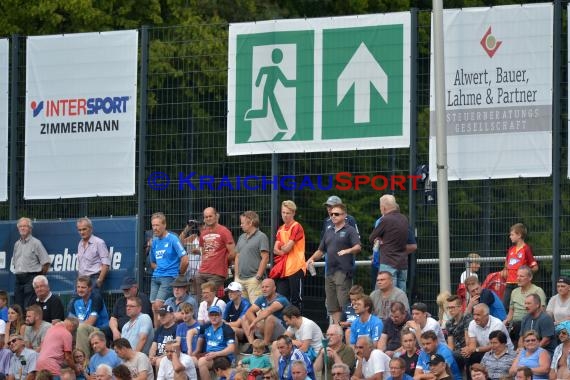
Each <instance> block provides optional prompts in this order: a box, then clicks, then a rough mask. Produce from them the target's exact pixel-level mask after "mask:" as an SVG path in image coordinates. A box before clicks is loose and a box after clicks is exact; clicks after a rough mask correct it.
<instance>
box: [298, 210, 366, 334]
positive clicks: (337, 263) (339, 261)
mask: <svg viewBox="0 0 570 380" xmlns="http://www.w3.org/2000/svg"><path fill="white" fill-rule="evenodd" d="M329 215H330V217H331V220H332V222H333V228H329V229H327V230H326V231H325V234H324V236H323V238H322V239H321V243H320V244H319V249H317V250H316V251H315V253H313V255H312V256H311V258H310V259H309V260H307V266H310V265H311V264H312V263H313V262H315V261H317V260H320V259H321V258H322V257H323V256H324V255H325V252H326V253H327V259H326V265H325V268H326V269H325V273H326V276H325V295H326V301H325V302H326V305H327V310H328V312H329V314H330V315H331V316H332V319H333V323H334V324H337V323H339V322H340V317H341V316H342V309H343V307H344V306H345V305H346V304H348V301H349V297H348V292H349V290H350V287H351V286H352V275H353V273H354V257H355V256H356V255H357V254H358V253H360V249H361V248H360V236H359V235H358V231H357V230H356V229H355V228H354V227H352V226H351V225H349V224H348V223H347V222H346V206H345V205H343V204H342V203H340V204H337V205H334V206H333V207H332V208H331V210H330V213H329Z"/></svg>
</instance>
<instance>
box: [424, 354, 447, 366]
mask: <svg viewBox="0 0 570 380" xmlns="http://www.w3.org/2000/svg"><path fill="white" fill-rule="evenodd" d="M439 363H445V359H444V358H443V356H441V355H440V354H433V355H431V356H430V357H429V362H428V364H429V365H436V364H439Z"/></svg>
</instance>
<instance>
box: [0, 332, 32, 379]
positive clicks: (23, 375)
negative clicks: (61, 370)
mask: <svg viewBox="0 0 570 380" xmlns="http://www.w3.org/2000/svg"><path fill="white" fill-rule="evenodd" d="M8 344H9V346H10V351H12V353H13V355H12V358H11V359H10V370H9V371H8V373H7V375H8V376H7V377H6V379H7V380H15V379H21V380H24V379H33V378H35V372H36V360H37V358H38V353H37V352H36V351H34V350H32V349H29V348H26V343H25V342H24V338H23V337H22V336H20V335H16V334H14V335H11V336H10V340H9V341H8Z"/></svg>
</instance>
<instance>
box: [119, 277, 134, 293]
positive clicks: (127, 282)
mask: <svg viewBox="0 0 570 380" xmlns="http://www.w3.org/2000/svg"><path fill="white" fill-rule="evenodd" d="M135 285H138V284H137V282H136V280H135V279H134V278H132V277H125V278H124V279H123V282H122V283H121V289H122V290H127V289H130V288H132V287H133V286H135Z"/></svg>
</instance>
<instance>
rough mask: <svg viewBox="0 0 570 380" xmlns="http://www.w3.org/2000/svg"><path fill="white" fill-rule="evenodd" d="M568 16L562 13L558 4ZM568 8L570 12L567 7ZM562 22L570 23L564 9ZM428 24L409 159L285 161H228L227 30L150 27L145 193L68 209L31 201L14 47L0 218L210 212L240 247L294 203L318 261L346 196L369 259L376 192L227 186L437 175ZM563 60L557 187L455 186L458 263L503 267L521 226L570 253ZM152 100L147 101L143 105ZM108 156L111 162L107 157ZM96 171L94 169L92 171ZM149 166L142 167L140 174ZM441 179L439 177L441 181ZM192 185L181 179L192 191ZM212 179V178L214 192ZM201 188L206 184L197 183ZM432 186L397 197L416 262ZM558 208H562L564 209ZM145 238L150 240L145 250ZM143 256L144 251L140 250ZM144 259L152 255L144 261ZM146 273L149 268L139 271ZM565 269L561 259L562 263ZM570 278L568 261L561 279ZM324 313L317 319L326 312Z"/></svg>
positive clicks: (146, 34)
mask: <svg viewBox="0 0 570 380" xmlns="http://www.w3.org/2000/svg"><path fill="white" fill-rule="evenodd" d="M557 4H558V5H560V4H559V3H557ZM564 7H565V3H564ZM556 9H557V10H558V11H557V12H556V14H555V17H556V18H557V19H558V20H560V22H561V21H562V19H563V18H564V20H565V17H566V15H565V14H564V15H562V12H561V11H560V7H558V8H556ZM413 15H414V18H417V25H418V27H417V30H415V31H413V32H412V33H413V34H415V40H416V41H417V43H416V47H417V50H416V53H415V54H416V55H417V59H416V60H415V63H414V64H413V67H414V72H415V73H414V76H413V77H412V82H413V97H414V98H415V104H416V106H415V109H414V110H413V112H412V113H413V115H412V129H413V132H412V142H411V148H410V149H385V150H381V149H378V150H364V151H342V152H341V151H336V149H335V146H334V145H332V146H331V147H330V151H329V152H320V153H300V154H278V155H244V156H227V155H226V114H227V109H228V107H227V102H226V99H227V69H228V68H227V62H228V57H227V50H228V49H227V44H228V25H227V24H219V25H212V24H209V25H184V26H178V27H170V28H143V29H142V30H141V38H140V40H141V42H142V44H143V46H142V48H141V50H140V51H141V54H140V61H141V67H144V66H145V65H143V63H148V65H147V66H146V67H147V68H146V69H144V70H143V74H142V75H141V81H140V83H139V85H140V86H141V87H142V88H146V92H143V93H142V95H141V97H142V98H144V101H139V102H138V104H139V105H140V104H143V105H144V104H146V107H145V108H144V109H143V112H142V113H141V115H142V116H143V117H142V118H141V119H140V122H139V126H138V127H139V130H140V131H142V133H140V134H139V145H138V146H139V153H142V154H140V155H139V159H138V162H137V167H138V172H137V181H138V183H141V184H144V185H142V186H139V187H138V191H137V195H136V196H133V197H106V198H83V199H62V200H33V201H32V200H23V199H22V195H23V170H24V144H25V141H24V112H25V105H24V103H25V58H26V57H25V43H26V41H25V38H24V37H21V36H20V37H18V36H16V37H13V38H12V39H11V44H12V64H11V73H12V79H13V80H15V83H14V87H13V88H12V90H11V93H12V94H15V95H16V99H13V103H12V108H11V111H12V114H11V121H12V127H11V143H10V168H11V170H10V174H9V187H10V188H9V193H10V201H9V202H6V203H1V204H0V215H1V216H2V217H3V218H5V219H7V218H16V217H19V216H23V215H26V216H30V217H32V218H37V219H57V218H75V217H80V216H85V215H87V216H110V215H117V216H121V215H134V214H140V216H141V226H143V227H145V228H146V229H149V227H150V220H149V217H150V215H151V214H152V213H153V212H156V211H163V212H165V213H166V214H167V216H168V227H169V228H170V229H171V230H173V231H176V232H179V231H180V230H182V229H183V228H184V226H185V224H186V221H187V220H188V219H189V218H196V219H200V218H201V213H202V210H203V209H204V208H205V207H207V206H215V207H216V208H217V210H218V211H219V212H220V214H221V218H220V223H221V224H223V225H226V226H227V227H228V228H230V230H231V231H232V233H233V235H234V238H236V239H237V237H238V236H239V234H240V233H241V231H240V228H239V215H240V213H241V212H243V211H245V210H255V211H256V212H258V214H259V215H260V219H261V223H262V225H261V229H262V230H263V231H264V232H266V233H267V234H268V235H269V236H273V235H274V234H275V229H276V226H277V225H279V224H280V215H279V207H278V205H279V202H280V201H282V200H285V199H292V200H294V201H295V202H296V203H297V206H298V212H297V220H298V221H299V222H300V223H301V224H302V225H303V227H304V229H305V232H306V235H307V250H306V252H307V257H308V256H309V255H310V254H311V253H312V252H314V250H315V249H316V248H317V246H318V242H319V237H320V231H321V227H322V223H323V219H324V218H325V216H326V211H325V208H324V207H323V202H324V201H325V200H326V199H327V197H328V196H329V195H332V194H335V195H338V196H340V197H341V198H342V200H343V201H344V203H346V204H347V205H348V208H349V213H350V214H351V215H353V216H355V217H356V219H357V220H358V223H359V227H360V233H361V238H362V242H363V251H362V253H361V254H360V255H359V257H358V259H359V260H366V259H368V258H369V256H370V254H371V247H370V246H369V244H368V243H367V240H368V234H369V233H370V232H371V230H372V225H373V223H374V221H375V220H376V218H377V217H378V216H379V210H378V198H379V196H380V195H382V194H381V193H379V192H377V191H374V190H372V189H371V188H366V189H362V190H360V191H354V190H349V191H341V192H339V191H332V190H330V191H327V190H312V189H304V190H298V189H296V190H290V191H287V190H283V189H281V190H280V192H279V193H276V192H275V191H273V192H272V191H270V190H265V191H264V190H254V191H251V190H247V189H244V188H242V189H231V187H232V186H221V185H219V184H220V183H222V182H223V181H224V179H226V180H227V181H229V182H230V183H232V184H235V183H236V181H239V180H237V178H238V177H239V178H243V177H245V176H248V175H256V176H272V175H281V176H282V175H291V176H295V177H296V178H297V179H301V178H302V177H303V176H309V177H310V178H313V179H315V178H316V176H318V175H324V176H325V178H326V176H329V175H332V176H334V175H335V174H336V173H338V172H342V171H344V172H350V173H352V174H365V175H370V176H372V175H377V174H381V175H386V176H390V175H393V174H401V175H407V174H414V173H415V171H416V170H417V169H418V168H419V167H420V166H421V165H427V164H428V154H429V153H428V139H429V125H428V123H429V110H428V107H429V96H430V95H429V66H430V55H429V54H430V53H429V51H430V45H429V44H430V42H429V38H430V37H429V36H430V24H429V23H430V13H429V11H418V12H413ZM558 38H559V39H558V41H559V44H558V47H559V50H558V51H557V52H556V54H558V55H559V57H564V59H563V62H562V63H560V65H559V67H555V70H557V71H558V72H559V74H560V78H562V80H561V81H560V82H559V83H555V85H556V86H559V88H558V90H559V91H558V92H556V91H555V94H556V93H558V94H561V95H560V96H559V97H558V98H556V99H555V103H556V105H557V106H558V107H560V109H561V115H562V116H561V117H560V119H559V120H557V121H558V122H560V123H562V125H563V127H561V128H560V127H557V128H555V129H554V132H553V141H554V142H555V144H554V149H555V150H556V153H555V155H554V157H555V160H557V161H556V163H555V165H554V166H553V167H554V173H553V176H551V177H549V178H518V179H509V180H482V181H455V182H450V183H449V210H450V238H451V257H452V258H462V257H466V256H467V254H468V253H469V252H478V253H479V254H480V255H481V256H482V257H484V258H485V257H503V256H504V255H505V251H506V249H507V247H508V246H509V245H510V241H509V239H508V232H509V227H510V226H511V225H512V224H514V223H517V222H523V223H525V224H526V225H527V226H528V228H529V232H530V233H529V238H528V242H529V243H530V244H531V245H532V246H533V249H534V252H535V254H536V255H540V256H550V255H554V256H556V255H559V254H561V253H562V254H563V253H567V252H568V250H569V245H570V242H569V235H570V225H569V223H570V218H569V207H570V203H569V202H568V197H569V195H568V194H570V191H569V190H570V189H569V186H570V182H569V181H568V179H567V169H568V168H567V164H566V162H567V148H566V147H567V128H566V124H567V83H566V69H567V67H566V66H567V65H566V58H565V57H566V56H567V51H566V50H567V49H566V38H567V37H566V30H564V31H561V32H560V33H559V35H558ZM555 62H556V60H555ZM141 100H143V99H141ZM101 154H104V152H101ZM90 164H91V163H89V162H85V165H90ZM141 165H142V166H141ZM157 172H160V173H161V175H162V174H166V175H168V176H169V178H170V184H169V186H168V187H167V188H166V189H164V190H155V189H154V188H153V187H152V186H150V185H148V183H147V179H148V177H149V176H152V175H154V174H155V173H157ZM434 175H435V173H434ZM206 176H207V177H208V178H210V179H211V181H213V183H214V186H213V187H214V188H213V189H211V188H209V187H208V186H205V187H204V188H203V189H200V188H197V189H192V188H191V187H189V186H187V185H185V183H186V182H185V180H187V179H189V178H191V179H192V180H193V181H194V183H198V182H199V181H198V178H200V177H204V178H205V177H206ZM181 179H182V180H181ZM207 180H208V179H207V178H206V179H204V181H207ZM196 181H198V182H196ZM429 186H430V184H429V182H426V183H423V182H422V183H421V184H420V186H419V187H418V189H417V190H415V191H413V190H406V191H394V192H393V193H394V195H395V196H396V197H397V199H398V202H399V204H400V206H401V209H402V212H403V213H404V214H407V215H409V216H410V221H411V223H412V225H413V227H414V228H415V231H416V234H417V241H418V247H419V248H418V252H417V253H416V254H415V255H414V256H413V258H414V259H415V258H422V259H429V258H437V256H438V237H437V207H436V205H437V203H436V202H437V199H434V194H435V186H434V187H433V189H430V188H429ZM553 200H554V201H553ZM142 236H143V234H142V233H141V240H142ZM139 246H140V247H144V243H143V242H142V241H141V242H140V244H139ZM139 254H141V255H144V252H140V253H139ZM140 262H144V260H140ZM553 262H554V263H555V265H557V264H556V263H558V261H557V260H554V261H553ZM552 265H553V264H551V263H549V262H542V263H541V270H540V271H539V274H538V280H539V283H540V284H541V285H542V286H543V288H544V289H545V290H546V291H547V293H550V292H551V288H552V285H551V273H552V270H553V266H552ZM499 267H500V265H498V263H487V262H484V263H483V265H482V268H481V273H482V275H483V276H484V275H486V274H487V273H489V272H492V271H495V270H497V269H498V268H499ZM437 268H438V267H437V264H436V263H434V264H426V265H421V266H418V267H417V268H416V270H415V273H413V274H412V276H411V277H412V279H410V282H411V283H412V284H413V287H411V288H410V296H411V298H412V299H414V300H416V299H421V300H428V301H433V300H435V296H436V294H437V289H438V285H439V281H438V273H437V272H438V269H437ZM559 269H560V270H562V271H568V270H570V264H568V263H567V262H565V261H562V263H561V264H560V268H558V267H556V268H555V273H557V272H558V270H559ZM463 270H464V265H459V264H453V265H452V276H453V278H452V279H451V284H452V287H453V286H456V285H457V281H458V278H459V273H460V272H462V271H463ZM355 281H356V282H359V283H361V284H362V285H363V286H364V287H365V289H366V290H370V278H369V268H368V267H359V270H358V273H357V275H356V277H355ZM321 284H322V278H321V277H319V276H317V278H311V279H309V280H308V281H307V286H306V288H305V290H306V299H308V300H309V301H312V300H316V301H318V302H308V303H310V304H311V306H310V307H309V308H313V309H314V310H313V311H315V312H317V313H321V314H322V311H320V310H322V309H323V307H322V306H323V301H324V291H323V288H322V286H321ZM317 309H318V310H319V311H316V310H317Z"/></svg>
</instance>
